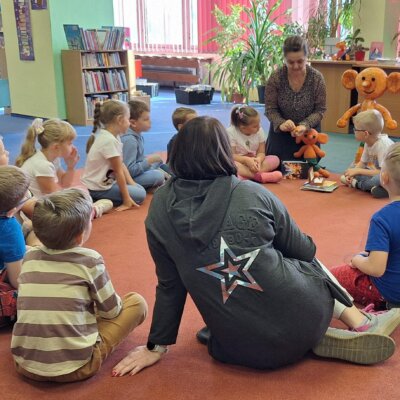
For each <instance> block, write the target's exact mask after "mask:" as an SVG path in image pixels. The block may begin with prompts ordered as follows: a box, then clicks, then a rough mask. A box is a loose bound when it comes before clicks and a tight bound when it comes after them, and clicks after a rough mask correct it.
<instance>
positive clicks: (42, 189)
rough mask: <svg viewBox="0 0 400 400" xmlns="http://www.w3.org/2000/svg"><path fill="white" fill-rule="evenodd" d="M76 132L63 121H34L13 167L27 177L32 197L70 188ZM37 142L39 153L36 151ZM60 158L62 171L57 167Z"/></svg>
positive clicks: (76, 152)
mask: <svg viewBox="0 0 400 400" xmlns="http://www.w3.org/2000/svg"><path fill="white" fill-rule="evenodd" d="M75 138H76V132H75V129H74V128H73V127H72V125H70V124H69V123H68V122H66V121H62V120H60V119H49V120H47V121H45V122H43V120H42V119H41V118H36V119H35V120H34V121H33V122H32V124H31V126H30V127H29V128H28V131H27V134H26V138H25V142H24V143H23V145H22V147H21V154H20V155H19V156H18V157H17V160H16V163H15V164H16V165H17V167H21V169H22V170H23V171H25V173H26V174H27V175H28V176H29V179H30V184H29V190H30V191H31V192H32V194H33V195H34V196H35V197H41V196H43V195H45V194H49V193H53V192H55V191H57V190H60V187H62V188H68V187H70V186H71V185H72V181H73V179H74V174H75V166H76V164H77V162H78V161H79V154H78V151H77V149H76V147H75V146H74V145H73V144H72V142H73V141H74V139H75ZM36 139H37V141H38V142H39V144H40V147H41V148H40V150H36V146H35V145H36ZM60 158H63V159H64V161H65V164H66V166H67V170H66V171H65V170H64V169H63V168H62V167H61V164H60Z"/></svg>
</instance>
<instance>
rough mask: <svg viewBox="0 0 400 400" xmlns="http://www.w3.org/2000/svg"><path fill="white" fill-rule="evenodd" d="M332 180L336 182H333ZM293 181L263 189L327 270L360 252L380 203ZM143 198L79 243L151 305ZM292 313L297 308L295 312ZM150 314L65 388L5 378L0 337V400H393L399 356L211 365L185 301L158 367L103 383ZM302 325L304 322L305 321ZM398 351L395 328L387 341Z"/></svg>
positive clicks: (141, 337) (5, 334)
mask: <svg viewBox="0 0 400 400" xmlns="http://www.w3.org/2000/svg"><path fill="white" fill-rule="evenodd" d="M336 178H337V177H336ZM300 185H301V182H300V181H284V182H282V183H280V184H277V185H269V186H268V188H269V189H270V190H272V191H273V192H274V193H276V194H277V195H278V196H279V197H280V198H281V199H282V201H283V202H284V203H285V204H286V206H287V208H288V209H289V211H290V212H291V214H292V215H293V217H294V218H295V220H296V221H297V223H298V224H299V226H300V227H301V228H302V230H303V231H305V232H306V233H308V234H310V235H311V236H312V237H313V238H314V240H315V242H316V244H317V247H318V257H319V258H320V259H321V260H322V262H324V263H325V264H326V265H327V266H332V265H336V264H341V263H343V262H345V261H349V260H350V258H351V256H352V255H353V254H354V253H357V252H359V251H360V250H362V249H363V245H364V243H365V239H366V235H367V231H368V221H369V218H370V216H371V214H372V213H373V212H374V211H376V210H377V209H379V208H380V207H382V206H383V205H384V204H385V201H384V200H375V199H373V198H371V197H370V196H369V195H368V194H365V193H360V192H358V191H355V190H353V189H349V188H347V187H340V188H339V189H337V190H336V191H335V192H334V193H332V194H328V193H315V192H302V191H300V190H299V187H300ZM149 203H150V198H148V199H147V200H146V202H145V203H144V204H143V205H142V206H141V208H140V209H138V210H130V211H126V212H123V213H117V212H113V213H111V214H109V215H105V216H104V217H102V218H101V219H99V220H95V221H94V224H93V232H92V236H91V238H90V240H89V242H88V243H87V246H88V247H92V248H94V249H96V250H98V251H99V252H100V253H102V254H103V256H104V258H105V260H106V263H107V266H108V269H109V271H110V275H111V278H112V280H113V282H114V286H115V287H116V289H117V290H118V292H119V293H120V294H123V293H125V292H127V291H138V292H139V293H141V294H142V295H143V296H144V297H145V298H146V299H147V301H148V303H149V306H150V311H151V310H152V307H153V303H154V292H155V283H156V279H155V273H154V266H153V263H152V260H151V257H150V255H149V252H148V249H147V246H146V239H145V234H144V224H143V221H144V219H145V217H146V214H147V210H148V206H149ZM299 307H300V306H299ZM150 322H151V315H150V316H149V317H148V319H147V320H146V321H145V323H144V324H143V325H142V326H141V327H139V328H138V329H137V330H136V331H135V332H134V333H133V334H132V335H131V336H130V337H129V338H128V339H127V340H126V341H125V342H124V343H123V345H122V346H121V347H120V348H119V349H118V350H117V351H116V352H115V353H114V354H113V355H112V356H111V357H110V359H108V360H107V361H106V362H105V364H104V365H103V368H102V370H101V372H100V373H99V374H98V375H97V376H96V377H94V378H92V379H89V380H87V381H85V382H80V383H74V384H64V385H60V384H46V383H43V384H42V383H40V384H39V383H34V382H28V381H27V380H25V379H23V378H20V377H19V376H17V374H16V373H15V372H14V368H13V363H12V357H11V354H10V351H9V341H10V330H4V329H3V330H1V331H0V360H1V364H0V373H1V376H2V378H1V383H0V393H1V395H0V398H1V399H7V400H14V399H18V400H19V399H24V400H42V399H59V400H64V399H73V400H92V399H93V400H94V399H96V400H99V399H129V400H134V399H167V400H178V399H179V400H180V399H182V400H186V399H230V400H231V399H235V400H242V399H243V400H244V399H246V400H247V399H249V400H250V399H251V400H258V399H268V400H273V399H279V400H290V399H307V400H309V399H318V400H325V399H346V400H349V399H356V400H360V399H363V400H368V399H385V400H389V399H398V398H400V389H398V384H396V382H397V373H396V370H397V371H398V368H400V351H398V352H397V353H395V355H394V356H393V357H392V358H391V359H390V360H388V361H386V362H385V363H382V364H378V365H376V366H369V367H364V366H357V365H352V364H347V363H344V362H339V361H331V360H323V359H318V358H316V357H314V356H311V355H310V356H309V357H308V358H306V359H304V360H303V361H302V362H300V363H298V364H296V365H293V366H290V367H287V368H284V369H281V370H278V371H272V372H271V371H254V370H250V369H245V368H240V367H234V366H229V365H224V364H220V363H218V362H216V361H213V360H212V359H211V358H210V357H209V356H208V354H207V350H206V348H205V347H204V346H202V345H200V344H198V343H197V342H196V339H195V333H196V331H197V330H198V329H200V328H201V327H202V326H203V322H202V320H201V318H200V316H199V314H198V312H197V311H196V310H195V309H194V306H193V303H192V302H191V300H190V299H189V300H188V302H187V305H186V309H185V312H184V315H183V320H182V325H181V329H180V334H179V337H178V343H177V345H176V346H172V347H171V349H170V352H169V353H168V354H167V355H166V356H165V357H164V359H163V360H162V361H161V362H160V363H159V364H157V365H155V366H154V367H152V368H150V369H147V370H145V371H142V372H141V373H139V375H137V376H135V377H122V378H111V376H110V372H111V369H112V366H113V365H114V364H115V363H116V362H117V361H119V360H120V359H121V358H122V357H123V356H124V355H125V353H126V352H127V351H128V350H129V349H131V348H133V347H134V346H136V345H141V344H144V343H145V342H146V340H147V334H148V329H149V326H150ZM304 323H307V321H306V320H305V321H304ZM393 337H394V339H395V340H397V341H398V342H399V343H400V329H399V330H398V331H396V332H395V333H394V335H393Z"/></svg>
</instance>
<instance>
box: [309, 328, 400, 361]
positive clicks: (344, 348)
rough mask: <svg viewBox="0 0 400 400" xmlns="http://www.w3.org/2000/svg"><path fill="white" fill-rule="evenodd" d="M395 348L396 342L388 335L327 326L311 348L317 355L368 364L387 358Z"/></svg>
mask: <svg viewBox="0 0 400 400" xmlns="http://www.w3.org/2000/svg"><path fill="white" fill-rule="evenodd" d="M395 348H396V344H395V342H394V340H393V339H392V338H390V337H389V336H385V335H379V334H377V333H359V332H352V331H347V330H344V329H335V328H328V330H327V331H326V333H325V336H324V337H323V338H322V340H321V342H320V343H318V345H317V346H315V347H314V348H313V349H312V350H313V352H314V354H316V355H317V356H319V357H326V358H337V359H339V360H345V361H349V362H352V363H355V364H364V365H369V364H375V363H378V362H381V361H384V360H387V359H388V358H389V357H391V356H392V355H393V353H394V351H395Z"/></svg>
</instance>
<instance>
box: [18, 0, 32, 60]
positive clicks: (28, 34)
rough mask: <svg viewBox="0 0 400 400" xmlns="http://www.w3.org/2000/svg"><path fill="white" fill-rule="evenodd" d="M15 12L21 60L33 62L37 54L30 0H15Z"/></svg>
mask: <svg viewBox="0 0 400 400" xmlns="http://www.w3.org/2000/svg"><path fill="white" fill-rule="evenodd" d="M14 12H15V22H16V25H17V37H18V47H19V58H20V59H21V60H24V61H33V60H34V59H35V53H34V51H33V40H32V25H31V16H30V9H29V0H14Z"/></svg>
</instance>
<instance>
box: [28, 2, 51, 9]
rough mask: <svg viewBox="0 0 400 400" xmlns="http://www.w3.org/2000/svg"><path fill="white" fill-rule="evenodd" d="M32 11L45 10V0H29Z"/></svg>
mask: <svg viewBox="0 0 400 400" xmlns="http://www.w3.org/2000/svg"><path fill="white" fill-rule="evenodd" d="M31 7H32V10H46V9H47V0H31Z"/></svg>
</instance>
